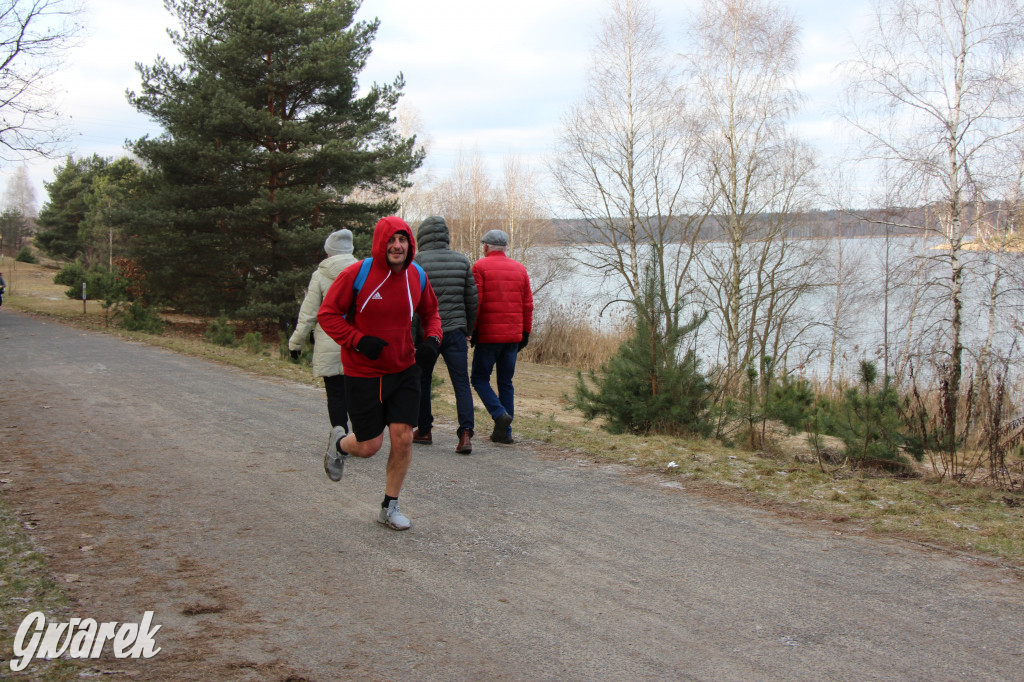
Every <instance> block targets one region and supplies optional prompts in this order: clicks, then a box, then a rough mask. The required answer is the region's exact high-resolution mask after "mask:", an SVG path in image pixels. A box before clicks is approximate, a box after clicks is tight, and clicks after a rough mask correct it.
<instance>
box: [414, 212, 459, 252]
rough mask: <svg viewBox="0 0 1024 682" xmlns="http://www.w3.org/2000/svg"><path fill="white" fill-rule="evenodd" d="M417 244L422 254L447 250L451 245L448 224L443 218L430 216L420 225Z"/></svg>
mask: <svg viewBox="0 0 1024 682" xmlns="http://www.w3.org/2000/svg"><path fill="white" fill-rule="evenodd" d="M416 243H417V246H418V247H419V250H420V251H421V252H422V251H431V250H433V249H447V248H448V245H449V244H450V243H451V236H450V234H449V232H448V223H446V222H445V221H444V218H442V217H441V216H436V215H432V216H430V217H429V218H427V219H426V220H424V221H423V222H422V223H420V229H419V230H417V231H416Z"/></svg>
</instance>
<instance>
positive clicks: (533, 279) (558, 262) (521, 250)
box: [497, 154, 571, 297]
mask: <svg viewBox="0 0 1024 682" xmlns="http://www.w3.org/2000/svg"><path fill="white" fill-rule="evenodd" d="M497 194H498V197H497V198H498V211H499V212H498V215H497V217H498V218H500V220H501V228H502V229H503V230H505V232H506V233H507V234H508V238H509V251H508V255H509V256H511V257H512V258H515V259H516V260H517V261H519V262H520V263H522V264H523V265H524V266H525V267H526V269H527V270H528V271H529V273H530V286H532V287H533V294H534V296H535V297H536V296H538V295H539V294H541V292H543V291H544V290H545V289H547V288H548V287H549V286H550V285H552V284H554V283H555V282H557V281H559V280H561V279H564V278H565V276H566V274H567V273H568V272H569V269H570V268H571V263H569V262H567V260H568V259H567V257H566V255H565V253H564V250H562V249H557V250H555V249H551V248H544V247H545V245H548V246H550V243H551V239H552V235H551V219H550V217H549V216H550V211H549V209H548V208H547V206H546V204H545V201H544V199H543V195H542V194H541V191H540V186H539V182H538V179H537V176H536V174H535V173H534V172H533V171H532V170H531V169H530V167H529V166H527V165H526V164H525V163H523V161H522V160H521V159H520V158H519V157H517V156H515V155H512V154H509V155H508V156H506V157H505V162H504V169H503V173H502V177H501V185H500V186H499V187H498V193H497Z"/></svg>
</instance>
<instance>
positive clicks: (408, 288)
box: [359, 268, 415, 320]
mask: <svg viewBox="0 0 1024 682" xmlns="http://www.w3.org/2000/svg"><path fill="white" fill-rule="evenodd" d="M402 274H404V275H405V293H406V295H407V296H408V297H409V319H410V320H412V316H413V314H414V313H415V308H414V307H413V303H412V285H411V284H409V268H406V269H405V270H403V271H402ZM390 278H391V270H388V274H387V276H386V277H385V278H384V279H382V280H381V282H380V284H378V285H377V288H376V289H374V290H373V291H371V292H370V295H369V296H367V297H366V299H365V300H364V301H363V305H362V307H361V308H360V309H359V312H363V310H364V309H365V308H366V306H367V305H369V303H370V301H371V300H372V299H373V295H374V294H376V293H377V292H378V291H380V288H381V287H382V286H384V283H385V282H387V281H388V280H389V279H390Z"/></svg>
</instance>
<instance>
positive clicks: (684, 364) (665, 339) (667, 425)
mask: <svg viewBox="0 0 1024 682" xmlns="http://www.w3.org/2000/svg"><path fill="white" fill-rule="evenodd" d="M634 310H635V312H636V318H637V322H636V327H635V329H634V332H633V335H632V337H631V338H630V339H628V340H627V341H626V342H625V343H623V344H622V345H620V346H619V349H618V351H616V353H615V354H614V355H613V356H612V357H611V358H610V359H609V360H608V361H607V362H606V363H605V364H604V365H603V366H602V368H601V375H600V376H598V375H597V373H595V372H594V371H593V370H591V372H590V374H589V377H590V382H591V383H592V384H594V386H595V388H594V389H591V388H590V387H589V386H587V383H586V382H585V381H584V379H583V374H582V373H579V374H577V384H576V390H575V394H574V396H573V397H570V398H569V400H570V402H571V403H572V404H573V406H574V407H576V408H577V409H578V410H580V411H581V412H582V413H583V416H584V417H585V418H586V419H588V420H590V419H594V418H596V417H604V418H605V425H604V428H605V429H607V430H608V431H611V432H612V433H624V432H629V433H649V432H658V433H667V434H698V435H707V434H708V433H709V432H710V430H711V427H710V423H709V421H708V415H707V403H708V401H709V398H710V394H711V386H710V384H709V383H708V381H707V379H705V377H704V376H703V375H702V374H701V372H700V360H699V359H698V358H697V355H696V353H695V351H694V350H693V349H692V348H691V349H689V350H686V351H682V350H681V349H682V346H683V345H684V341H685V340H686V337H687V336H689V335H690V334H692V333H693V332H694V331H696V330H697V328H698V327H699V326H700V325H701V323H703V321H704V319H705V317H706V316H699V317H695V318H694V319H693V320H691V321H690V322H689V323H688V324H685V325H682V326H678V325H677V324H675V323H673V322H671V321H672V320H678V307H675V308H673V309H668V306H666V305H665V303H664V301H663V300H662V299H661V298H660V297H658V296H657V295H656V294H655V287H654V285H653V281H652V278H651V277H650V276H649V275H648V277H647V278H646V281H645V287H644V291H643V292H642V293H641V295H640V297H639V298H638V300H636V301H634Z"/></svg>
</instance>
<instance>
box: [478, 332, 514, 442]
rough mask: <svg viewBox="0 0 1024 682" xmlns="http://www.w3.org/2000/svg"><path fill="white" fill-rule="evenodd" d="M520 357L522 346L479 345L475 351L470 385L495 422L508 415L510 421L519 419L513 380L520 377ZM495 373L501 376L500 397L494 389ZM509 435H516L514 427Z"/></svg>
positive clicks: (508, 432) (508, 431)
mask: <svg viewBox="0 0 1024 682" xmlns="http://www.w3.org/2000/svg"><path fill="white" fill-rule="evenodd" d="M518 354H519V344H518V343H478V344H476V348H475V349H474V350H473V373H472V374H471V375H470V382H471V383H472V384H473V388H475V389H476V394H477V395H478V396H480V402H482V403H483V404H484V407H485V408H487V413H488V414H489V415H491V418H492V419H497V418H498V417H500V416H501V415H503V414H505V413H508V415H509V416H510V417H514V416H515V398H516V391H515V388H514V387H513V386H512V376H513V375H514V374H515V373H516V358H517V357H518ZM491 371H494V372H495V373H496V374H497V375H498V393H497V394H495V393H494V389H493V388H491ZM505 435H506V436H511V435H512V427H511V426H510V427H509V428H508V429H507V431H506V433H505Z"/></svg>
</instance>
